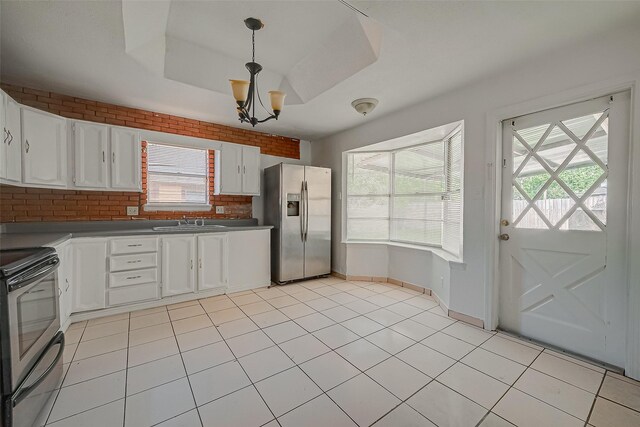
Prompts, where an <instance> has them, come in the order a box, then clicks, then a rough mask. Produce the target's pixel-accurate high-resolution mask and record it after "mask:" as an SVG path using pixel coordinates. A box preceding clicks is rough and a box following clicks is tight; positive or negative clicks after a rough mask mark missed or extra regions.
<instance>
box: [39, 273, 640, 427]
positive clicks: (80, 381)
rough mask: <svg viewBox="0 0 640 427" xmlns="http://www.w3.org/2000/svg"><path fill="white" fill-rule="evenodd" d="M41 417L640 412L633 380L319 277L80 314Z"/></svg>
mask: <svg viewBox="0 0 640 427" xmlns="http://www.w3.org/2000/svg"><path fill="white" fill-rule="evenodd" d="M66 335H67V347H66V348H65V354H64V362H65V365H64V366H65V378H64V382H63V384H62V387H61V388H60V390H59V391H58V393H57V396H56V399H55V400H54V401H52V404H51V408H50V409H49V410H48V411H47V412H48V416H47V417H46V420H44V421H43V425H44V424H45V423H46V425H47V426H56V427H62V426H78V427H80V426H92V427H108V426H125V427H144V426H153V425H158V426H163V427H169V426H174V427H175V426H180V427H195V426H205V427H210V426H211V427H214V426H224V427H234V426H238V427H252V426H269V427H275V426H278V425H279V426H284V427H288V426H295V427H300V426H332V427H340V426H355V425H359V426H369V425H375V426H434V425H437V426H476V425H480V426H483V427H488V426H489V427H491V426H511V425H518V426H536V427H537V426H574V425H575V426H585V425H592V426H595V427H599V426H616V427H624V426H636V427H637V426H640V384H639V383H638V382H635V381H633V380H630V379H628V378H625V377H622V376H619V375H617V374H614V373H612V372H607V371H605V370H604V369H602V368H600V367H598V366H594V365H591V364H588V363H585V362H583V361H580V360H576V359H573V358H571V357H568V356H566V355H564V354H560V353H557V352H554V351H552V350H549V349H545V348H542V347H539V346H537V345H534V344H532V343H530V342H527V341H522V340H518V339H515V338H513V337H510V336H508V335H505V334H501V333H498V334H496V333H489V332H486V331H484V330H481V329H478V328H474V327H472V326H469V325H467V324H464V323H462V322H458V321H456V320H454V319H451V318H448V317H446V316H444V312H443V311H442V310H441V309H440V308H439V307H438V306H437V304H436V303H435V302H434V301H433V300H432V299H431V298H430V297H428V296H425V295H423V294H419V293H417V292H415V291H412V290H410V289H407V288H400V287H397V286H392V285H387V284H380V283H370V282H346V281H343V280H339V279H335V278H327V279H320V280H314V281H308V282H303V283H300V284H293V285H287V286H283V287H277V288H271V289H266V288H263V289H257V290H255V291H247V292H240V293H237V294H231V295H221V296H217V297H213V298H207V299H203V300H199V301H191V302H186V303H181V304H176V305H172V306H168V307H159V308H153V309H149V310H143V311H137V312H132V313H130V314H129V313H127V314H122V315H116V316H110V317H105V318H101V319H95V320H91V321H89V322H82V323H76V324H73V325H71V327H70V328H69V330H68V332H67V334H66Z"/></svg>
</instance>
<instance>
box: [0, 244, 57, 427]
mask: <svg viewBox="0 0 640 427" xmlns="http://www.w3.org/2000/svg"><path fill="white" fill-rule="evenodd" d="M0 260H1V261H2V262H1V266H0V273H1V277H2V287H1V289H0V298H1V300H0V303H1V305H2V307H1V309H0V310H1V316H2V319H1V323H0V332H1V335H2V337H1V338H2V341H1V347H2V363H3V366H2V395H3V414H2V416H3V420H4V426H5V427H8V426H13V427H23V426H24V427H27V426H31V425H32V424H33V422H34V421H35V419H36V418H37V416H38V414H39V412H40V410H41V409H42V407H43V406H44V405H45V404H46V402H47V400H48V398H49V397H50V395H51V394H52V393H53V391H54V390H55V389H56V388H57V386H58V383H59V381H60V380H61V377H62V360H61V358H62V352H63V349H64V334H63V333H62V332H59V329H60V313H59V302H58V297H59V294H58V286H57V282H56V274H55V273H56V269H57V268H58V264H59V263H60V261H59V259H58V256H57V254H56V252H55V250H53V249H51V248H36V249H21V250H12V251H2V252H0Z"/></svg>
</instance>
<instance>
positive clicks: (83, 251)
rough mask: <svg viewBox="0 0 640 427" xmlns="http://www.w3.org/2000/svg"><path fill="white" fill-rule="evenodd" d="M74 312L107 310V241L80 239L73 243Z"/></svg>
mask: <svg viewBox="0 0 640 427" xmlns="http://www.w3.org/2000/svg"><path fill="white" fill-rule="evenodd" d="M71 248H72V250H71V267H72V274H71V279H72V281H73V286H72V289H73V303H72V311H73V312H74V313H76V312H79V311H87V310H96V309H100V308H105V306H106V295H105V286H106V279H107V240H106V239H78V240H74V241H73V242H72V243H71Z"/></svg>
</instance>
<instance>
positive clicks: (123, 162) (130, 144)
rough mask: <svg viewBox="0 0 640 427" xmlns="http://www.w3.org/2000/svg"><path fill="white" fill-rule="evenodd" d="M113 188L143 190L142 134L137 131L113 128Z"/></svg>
mask: <svg viewBox="0 0 640 427" xmlns="http://www.w3.org/2000/svg"><path fill="white" fill-rule="evenodd" d="M111 187H112V188H114V189H119V190H133V191H141V190H142V159H141V147H140V134H139V133H138V132H137V131H136V130H133V129H126V128H117V127H112V128H111Z"/></svg>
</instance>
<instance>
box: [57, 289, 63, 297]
mask: <svg viewBox="0 0 640 427" xmlns="http://www.w3.org/2000/svg"><path fill="white" fill-rule="evenodd" d="M58 296H59V297H61V296H62V289H60V288H58Z"/></svg>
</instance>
